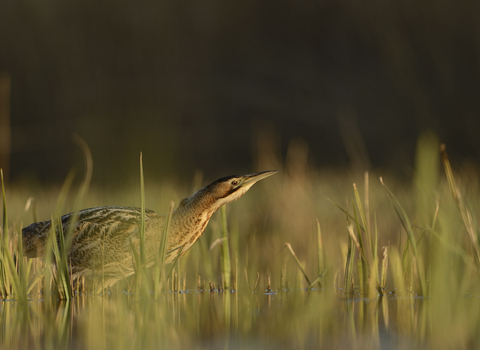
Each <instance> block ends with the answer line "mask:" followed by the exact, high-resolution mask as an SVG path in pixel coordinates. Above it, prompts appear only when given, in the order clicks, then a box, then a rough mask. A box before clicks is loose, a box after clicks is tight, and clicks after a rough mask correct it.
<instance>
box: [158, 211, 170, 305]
mask: <svg viewBox="0 0 480 350" xmlns="http://www.w3.org/2000/svg"><path fill="white" fill-rule="evenodd" d="M174 208H175V203H174V202H170V210H169V211H168V215H167V216H166V217H165V222H164V224H163V230H162V237H161V238H160V247H159V251H158V256H157V260H156V263H155V287H154V291H155V299H158V297H159V295H160V291H161V290H160V282H161V281H162V279H161V277H164V274H162V272H163V271H164V266H165V258H166V253H167V242H168V235H169V233H170V223H171V220H172V215H173V210H174ZM161 275H162V276H161ZM162 283H163V282H162Z"/></svg>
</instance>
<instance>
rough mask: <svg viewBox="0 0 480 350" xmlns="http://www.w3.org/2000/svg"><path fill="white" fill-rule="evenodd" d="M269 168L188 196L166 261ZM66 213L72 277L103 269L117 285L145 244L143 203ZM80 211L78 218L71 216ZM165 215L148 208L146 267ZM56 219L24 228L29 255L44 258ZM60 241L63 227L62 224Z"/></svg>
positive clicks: (176, 215)
mask: <svg viewBox="0 0 480 350" xmlns="http://www.w3.org/2000/svg"><path fill="white" fill-rule="evenodd" d="M276 172H277V171H276V170H272V171H264V172H260V173H254V174H248V175H241V176H239V175H233V176H227V177H223V178H221V179H219V180H217V181H215V182H213V183H211V184H210V185H208V186H205V187H204V188H202V189H200V190H199V191H197V192H195V193H194V194H193V195H192V196H190V197H188V198H185V199H183V200H182V201H181V202H180V204H179V206H178V207H177V208H176V209H175V210H174V212H173V214H172V219H171V222H170V229H169V234H168V238H167V247H166V259H165V262H166V263H171V262H172V261H173V260H174V259H175V258H176V257H177V255H178V254H179V253H180V254H181V255H183V254H185V253H186V252H187V251H188V250H189V249H190V248H191V247H192V246H193V244H194V243H195V242H196V241H197V240H198V239H199V238H200V236H201V235H202V233H203V232H204V231H205V227H206V226H207V224H208V221H209V220H210V218H211V217H212V215H213V214H214V213H215V212H216V211H217V210H218V209H219V208H220V207H221V206H222V205H225V204H227V203H230V202H232V201H234V200H236V199H238V198H240V197H241V196H242V195H244V194H245V192H247V191H248V190H249V189H250V187H252V186H253V184H255V183H256V182H257V181H259V180H262V179H265V178H266V177H268V176H271V175H273V174H275V173H276ZM76 214H77V215H74V214H73V213H70V214H67V215H64V216H62V217H61V225H62V228H63V232H69V226H70V225H74V226H73V230H71V232H72V233H71V234H72V236H71V242H72V243H71V247H70V250H69V252H68V256H67V259H68V260H67V261H68V262H69V264H70V274H71V277H72V278H73V279H76V278H78V277H80V276H86V277H94V276H95V274H97V275H98V273H100V272H101V273H102V278H103V280H104V282H103V286H104V287H108V286H112V285H114V284H115V283H116V282H117V281H119V280H121V279H122V278H125V277H128V276H130V275H133V274H134V273H135V269H134V263H133V261H134V259H133V257H132V248H133V249H136V250H137V251H138V249H139V246H140V221H141V210H140V208H130V207H96V208H90V209H83V210H80V211H79V212H78V213H76ZM74 216H76V217H77V219H76V221H75V222H72V221H71V218H72V217H74ZM164 224H165V216H163V215H159V214H157V213H156V212H154V211H152V210H148V209H146V210H145V257H146V267H147V268H148V267H152V266H153V265H154V262H155V258H156V256H157V255H158V254H159V247H160V240H161V236H162V230H163V226H164ZM51 227H52V222H51V221H42V222H37V223H33V224H31V225H30V226H28V227H25V228H23V229H22V236H23V245H24V251H25V255H26V256H27V257H29V258H36V257H43V256H44V255H45V250H46V243H47V238H48V235H49V232H50V231H51ZM56 234H57V240H58V235H59V232H58V229H57V232H56Z"/></svg>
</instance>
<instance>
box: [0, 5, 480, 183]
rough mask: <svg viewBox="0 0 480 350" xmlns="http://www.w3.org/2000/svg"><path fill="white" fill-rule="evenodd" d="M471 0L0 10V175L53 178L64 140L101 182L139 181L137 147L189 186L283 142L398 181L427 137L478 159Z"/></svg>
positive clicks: (316, 157) (477, 73)
mask: <svg viewBox="0 0 480 350" xmlns="http://www.w3.org/2000/svg"><path fill="white" fill-rule="evenodd" d="M479 4H480V3H479V2H478V1H467V0H445V1H438V0H420V1H418V0H416V1H410V0H391V1H390V0H389V1H385V0H367V1H358V0H323V1H311V0H297V1H278V0H275V1H273V0H261V1H260V0H242V1H237V2H231V1H221V0H204V1H189V0H167V1H162V0H140V1H127V0H117V1H104V0H95V1H93V0H73V1H60V0H43V1H32V0H15V1H13V0H0V162H1V165H0V166H1V167H2V168H4V169H5V171H6V172H8V176H9V179H10V181H21V180H25V179H27V180H35V181H40V182H41V183H56V182H58V181H61V180H63V179H64V177H65V175H66V174H67V172H68V170H69V169H70V168H71V167H72V166H73V165H75V164H81V157H82V156H81V153H80V151H79V149H78V147H77V146H76V145H75V144H74V143H73V142H72V134H73V133H77V134H78V135H80V136H81V137H83V138H84V139H85V140H86V141H87V143H88V144H89V146H90V148H91V150H92V153H93V159H94V181H98V182H100V183H101V182H105V181H121V180H122V179H126V178H129V177H131V176H133V175H135V176H136V177H138V155H139V152H140V151H143V153H144V162H145V168H146V172H147V173H149V172H150V173H151V174H156V175H157V176H161V177H162V176H163V177H169V176H178V174H181V175H180V176H181V178H184V179H191V178H192V176H193V175H192V174H193V172H194V171H195V169H203V171H204V172H205V173H206V174H208V176H209V177H210V176H212V177H217V175H218V176H223V175H226V174H228V173H241V172H245V171H251V170H254V168H255V166H256V165H255V159H256V153H257V152H258V151H259V150H258V148H261V147H262V144H267V143H268V142H273V143H277V144H278V151H279V152H280V153H281V154H283V156H285V154H286V153H287V149H288V144H289V142H290V141H291V140H297V141H296V142H300V143H302V144H304V145H308V147H309V153H308V154H309V155H308V157H309V162H310V164H311V165H313V166H315V167H319V168H320V167H334V168H335V167H338V168H340V169H346V168H352V167H353V168H358V169H359V170H366V169H369V168H378V167H383V168H389V169H392V170H393V171H397V172H398V173H399V174H405V173H408V170H405V169H408V167H409V166H410V165H411V164H412V163H413V158H414V150H415V143H416V140H417V138H418V135H419V134H420V133H421V132H422V131H425V130H433V131H434V132H435V133H437V134H438V136H439V138H440V139H441V141H443V142H445V143H446V144H447V146H448V149H449V151H450V155H451V157H452V158H453V157H454V158H455V159H456V160H457V161H458V162H460V163H462V162H467V163H469V164H477V163H478V162H479V161H480V138H479V131H480V118H479V115H480V94H479V93H480V79H479V78H480V23H479V22H480V11H479V6H480V5H479ZM298 140H300V141H298ZM305 147H306V146H305Z"/></svg>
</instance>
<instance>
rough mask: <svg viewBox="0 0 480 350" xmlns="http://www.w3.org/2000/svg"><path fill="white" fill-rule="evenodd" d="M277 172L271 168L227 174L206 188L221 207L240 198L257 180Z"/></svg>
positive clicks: (218, 206)
mask: <svg viewBox="0 0 480 350" xmlns="http://www.w3.org/2000/svg"><path fill="white" fill-rule="evenodd" d="M275 173H277V171H276V170H269V171H262V172H260V173H254V174H248V175H232V176H226V177H222V178H221V179H218V180H217V181H214V182H212V183H211V184H210V185H208V186H206V187H205V188H204V190H205V191H206V192H207V193H208V194H209V196H210V198H211V199H213V200H214V201H215V206H216V207H217V208H220V207H221V206H222V205H224V204H227V203H230V202H232V201H234V200H237V199H238V198H240V197H241V196H242V195H243V194H245V192H247V191H248V190H249V189H250V187H252V186H253V185H254V184H255V183H256V182H258V181H260V180H263V179H265V178H266V177H269V176H271V175H273V174H275Z"/></svg>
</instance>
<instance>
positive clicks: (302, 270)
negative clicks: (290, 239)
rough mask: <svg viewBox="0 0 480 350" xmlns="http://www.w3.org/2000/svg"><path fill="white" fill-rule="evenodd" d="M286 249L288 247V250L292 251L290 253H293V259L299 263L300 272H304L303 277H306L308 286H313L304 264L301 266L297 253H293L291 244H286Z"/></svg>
mask: <svg viewBox="0 0 480 350" xmlns="http://www.w3.org/2000/svg"><path fill="white" fill-rule="evenodd" d="M285 247H287V248H288V250H290V253H292V255H293V258H294V259H295V261H296V263H297V265H298V268H299V269H300V271H301V272H302V274H303V277H305V281H307V283H308V285H309V286H310V285H311V284H312V282H310V279H309V278H308V276H307V273H306V272H305V269H304V268H303V266H302V264H300V261H299V260H298V258H297V255H296V254H295V252H294V251H293V249H292V246H291V245H290V243H285Z"/></svg>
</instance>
